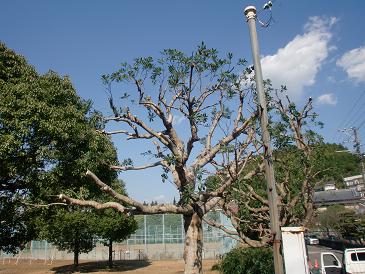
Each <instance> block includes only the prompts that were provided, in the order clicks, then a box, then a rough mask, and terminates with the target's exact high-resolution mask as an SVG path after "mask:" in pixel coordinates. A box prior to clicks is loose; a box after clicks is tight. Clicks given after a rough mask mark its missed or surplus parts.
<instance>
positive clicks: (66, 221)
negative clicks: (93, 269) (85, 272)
mask: <svg viewBox="0 0 365 274" xmlns="http://www.w3.org/2000/svg"><path fill="white" fill-rule="evenodd" d="M45 215H48V220H47V222H44V220H41V219H38V220H39V221H40V223H39V224H40V225H41V226H42V230H41V235H40V236H41V238H43V239H47V240H48V241H50V242H51V243H52V244H54V245H56V246H57V248H58V249H59V250H66V251H68V252H72V253H74V263H75V264H76V265H77V264H78V255H79V254H80V253H88V252H89V251H91V250H92V249H93V248H94V247H95V245H96V241H95V236H96V234H97V225H98V223H99V218H98V216H97V215H96V214H95V212H94V211H92V210H87V209H78V208H74V207H68V208H58V209H57V210H56V211H55V212H52V214H50V212H46V213H45Z"/></svg>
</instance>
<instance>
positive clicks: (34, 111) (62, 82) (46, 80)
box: [0, 43, 117, 252]
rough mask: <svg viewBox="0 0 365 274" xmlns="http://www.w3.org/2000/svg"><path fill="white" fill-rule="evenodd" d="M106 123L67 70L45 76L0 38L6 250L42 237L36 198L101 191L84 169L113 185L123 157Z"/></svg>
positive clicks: (1, 205) (0, 173) (0, 188)
mask: <svg viewBox="0 0 365 274" xmlns="http://www.w3.org/2000/svg"><path fill="white" fill-rule="evenodd" d="M102 129H103V122H102V121H101V119H100V114H99V113H98V112H96V111H94V110H93V109H92V104H91V102H90V101H84V100H82V99H81V98H80V97H79V96H78V95H77V93H76V91H75V89H74V87H73V86H72V84H71V82H70V80H69V79H68V77H60V76H59V75H58V74H57V73H55V72H52V71H50V72H48V73H46V74H44V75H39V74H38V73H37V72H36V71H35V69H34V68H33V67H32V66H30V65H29V64H28V63H27V62H26V60H25V59H24V58H23V57H22V56H19V55H17V54H16V53H15V52H14V51H12V50H10V49H8V48H7V47H6V46H5V45H4V44H2V43H0V194H1V198H0V199H1V201H0V213H1V214H0V216H1V217H0V218H1V230H0V233H1V234H0V239H1V242H0V244H1V246H0V248H1V250H4V251H11V252H15V251H17V250H18V248H19V247H21V246H22V245H23V244H24V243H25V242H27V241H29V240H31V239H32V238H35V237H36V231H35V230H34V229H35V226H34V225H32V219H33V218H32V214H36V213H35V212H36V211H37V210H38V208H37V207H34V206H33V205H34V204H49V203H52V202H55V200H56V195H58V194H59V193H60V192H61V191H62V192H63V191H65V192H66V193H72V194H76V195H78V197H81V198H85V197H88V198H90V197H95V193H97V192H96V190H97V187H96V186H95V185H93V184H90V183H89V179H88V178H87V177H86V176H85V170H87V169H92V170H97V171H98V174H100V177H101V178H103V180H104V181H105V182H107V183H108V184H111V182H112V181H113V180H115V179H116V176H117V173H116V172H115V171H112V170H110V166H111V165H115V164H116V163H117V156H116V151H115V149H114V147H113V144H112V143H111V141H110V139H109V138H108V137H107V136H105V135H103V134H101V133H100V130H102Z"/></svg>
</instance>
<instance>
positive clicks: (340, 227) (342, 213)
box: [317, 205, 365, 239]
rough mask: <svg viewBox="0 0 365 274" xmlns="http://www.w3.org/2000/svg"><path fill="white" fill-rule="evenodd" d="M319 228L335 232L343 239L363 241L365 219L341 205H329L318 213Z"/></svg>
mask: <svg viewBox="0 0 365 274" xmlns="http://www.w3.org/2000/svg"><path fill="white" fill-rule="evenodd" d="M317 221H318V223H319V226H320V227H321V228H325V229H327V230H328V231H329V230H335V231H337V232H338V233H340V234H341V235H342V237H344V238H357V239H363V238H364V237H365V217H364V216H363V215H362V214H356V213H355V212H354V211H353V210H349V209H346V208H345V207H344V206H341V205H331V206H329V207H328V208H327V209H326V210H325V211H321V212H319V213H318V216H317Z"/></svg>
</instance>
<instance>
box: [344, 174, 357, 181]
mask: <svg viewBox="0 0 365 274" xmlns="http://www.w3.org/2000/svg"><path fill="white" fill-rule="evenodd" d="M355 179H362V175H355V176H351V177H346V178H343V180H344V181H345V182H346V181H351V180H355Z"/></svg>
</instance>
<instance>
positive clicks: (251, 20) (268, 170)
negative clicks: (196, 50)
mask: <svg viewBox="0 0 365 274" xmlns="http://www.w3.org/2000/svg"><path fill="white" fill-rule="evenodd" d="M244 13H245V15H246V17H247V22H248V26H249V30H250V38H251V50H252V56H253V61H254V71H255V80H256V91H257V97H258V100H259V115H260V123H261V130H262V139H263V140H262V141H263V144H264V165H265V176H266V181H267V195H268V201H269V209H270V210H269V212H270V228H271V233H272V235H273V253H274V267H275V274H284V266H283V258H282V256H281V231H280V222H279V210H278V195H277V192H276V183H275V177H274V166H273V161H272V149H271V145H270V133H269V131H268V128H267V127H268V115H267V102H266V95H265V91H264V83H263V77H262V71H261V63H260V55H259V43H258V39H257V33H256V8H255V7H254V6H248V7H246V8H245V10H244Z"/></svg>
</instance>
